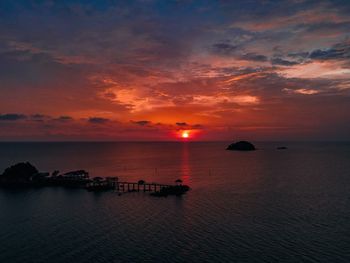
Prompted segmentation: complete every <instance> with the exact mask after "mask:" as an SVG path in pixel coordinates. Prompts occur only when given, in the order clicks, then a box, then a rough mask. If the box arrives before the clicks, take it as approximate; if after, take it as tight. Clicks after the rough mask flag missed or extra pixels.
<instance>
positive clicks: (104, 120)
mask: <svg viewBox="0 0 350 263" xmlns="http://www.w3.org/2000/svg"><path fill="white" fill-rule="evenodd" d="M109 121H110V120H109V119H107V118H102V117H90V118H89V119H88V122H90V123H93V124H104V123H107V122H109Z"/></svg>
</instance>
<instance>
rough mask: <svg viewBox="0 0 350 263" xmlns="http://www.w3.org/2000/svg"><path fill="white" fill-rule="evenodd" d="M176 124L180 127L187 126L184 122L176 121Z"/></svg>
mask: <svg viewBox="0 0 350 263" xmlns="http://www.w3.org/2000/svg"><path fill="white" fill-rule="evenodd" d="M176 125H177V126H181V127H184V126H188V124H187V123H186V122H177V123H176Z"/></svg>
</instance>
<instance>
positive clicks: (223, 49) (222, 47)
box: [211, 43, 238, 55]
mask: <svg viewBox="0 0 350 263" xmlns="http://www.w3.org/2000/svg"><path fill="white" fill-rule="evenodd" d="M237 48H238V47H237V46H234V45H231V44H229V43H216V44H213V45H212V46H211V51H212V52H213V53H214V54H218V55H232V54H234V52H235V51H236V50H237Z"/></svg>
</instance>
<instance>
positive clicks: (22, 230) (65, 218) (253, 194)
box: [0, 143, 350, 262]
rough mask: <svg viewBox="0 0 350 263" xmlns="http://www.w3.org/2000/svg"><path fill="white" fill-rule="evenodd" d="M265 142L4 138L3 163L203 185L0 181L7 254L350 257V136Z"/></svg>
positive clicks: (30, 258) (42, 257)
mask: <svg viewBox="0 0 350 263" xmlns="http://www.w3.org/2000/svg"><path fill="white" fill-rule="evenodd" d="M256 145H257V146H258V147H259V150H258V151H255V152H229V151H225V150H224V149H225V147H226V143H1V144H0V170H3V169H4V168H5V167H7V166H8V165H10V164H13V163H16V162H19V161H26V160H28V161H30V162H32V163H33V164H34V165H36V166H37V167H38V168H40V170H42V171H53V170H55V169H59V170H61V171H62V172H63V171H68V170H72V169H86V170H88V171H89V172H90V173H91V175H92V176H119V178H120V179H122V180H130V181H134V180H138V179H144V180H146V181H149V182H150V181H156V182H163V183H172V182H173V181H174V180H176V179H177V178H182V179H183V181H184V182H185V183H186V184H189V185H190V186H191V187H192V188H193V190H192V191H190V192H189V193H188V194H187V195H186V196H183V197H182V198H176V197H168V198H152V197H150V196H148V195H147V194H143V193H127V194H123V195H122V196H118V195H117V194H116V193H113V192H108V193H100V194H94V193H89V192H86V191H85V190H67V189H61V188H45V189H31V190H20V191H18V190H17V191H15V190H11V191H10V190H1V189H0V262H350V144H349V143H347V144H344V143H343V144H342V143H283V144H281V143H279V144H276V143H257V144H256ZM279 145H287V146H288V147H289V149H288V150H285V151H277V150H275V147H276V146H279Z"/></svg>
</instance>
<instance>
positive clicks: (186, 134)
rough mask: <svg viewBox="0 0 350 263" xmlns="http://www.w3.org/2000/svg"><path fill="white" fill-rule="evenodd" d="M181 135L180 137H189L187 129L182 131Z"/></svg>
mask: <svg viewBox="0 0 350 263" xmlns="http://www.w3.org/2000/svg"><path fill="white" fill-rule="evenodd" d="M181 137H182V138H183V139H187V138H189V137H190V133H189V131H183V132H182V133H181Z"/></svg>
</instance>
